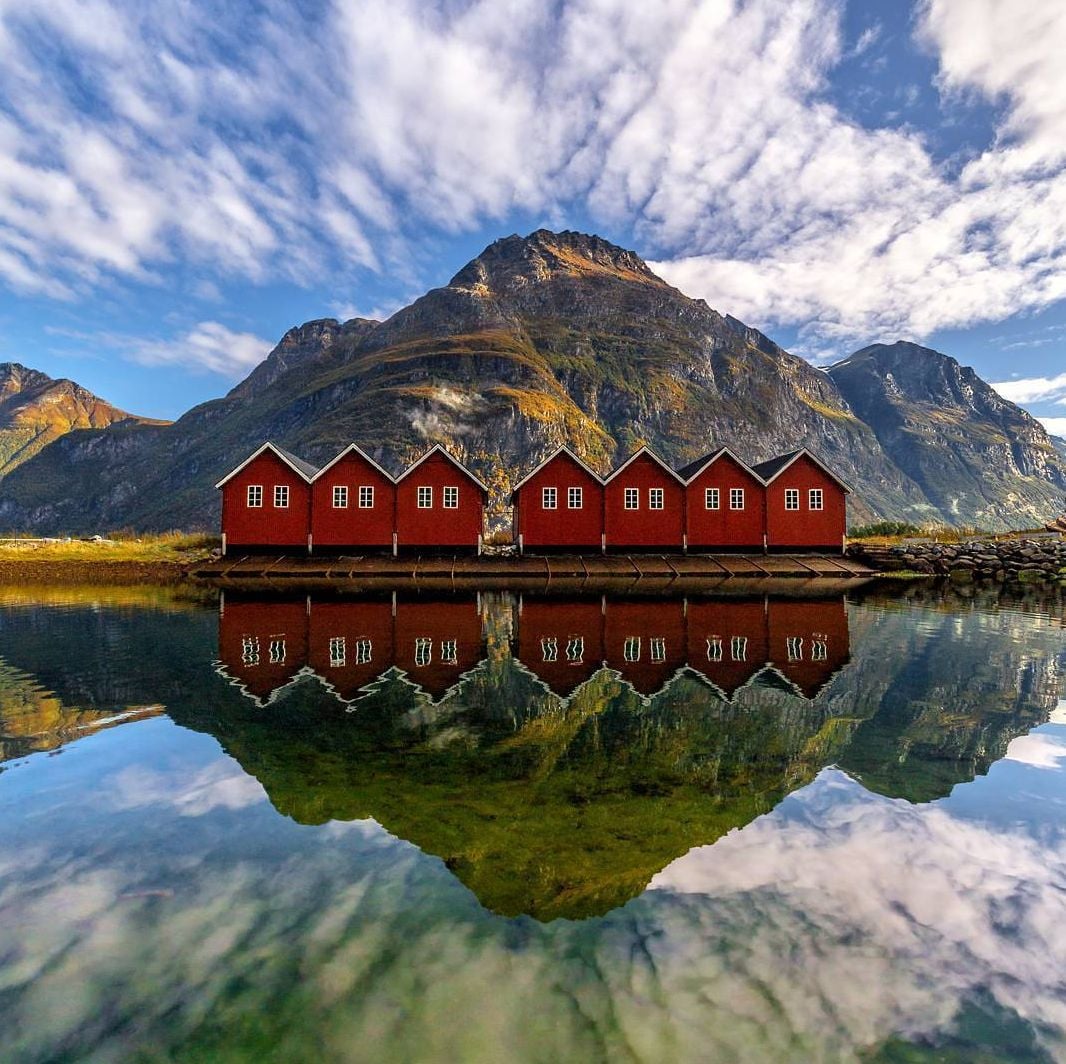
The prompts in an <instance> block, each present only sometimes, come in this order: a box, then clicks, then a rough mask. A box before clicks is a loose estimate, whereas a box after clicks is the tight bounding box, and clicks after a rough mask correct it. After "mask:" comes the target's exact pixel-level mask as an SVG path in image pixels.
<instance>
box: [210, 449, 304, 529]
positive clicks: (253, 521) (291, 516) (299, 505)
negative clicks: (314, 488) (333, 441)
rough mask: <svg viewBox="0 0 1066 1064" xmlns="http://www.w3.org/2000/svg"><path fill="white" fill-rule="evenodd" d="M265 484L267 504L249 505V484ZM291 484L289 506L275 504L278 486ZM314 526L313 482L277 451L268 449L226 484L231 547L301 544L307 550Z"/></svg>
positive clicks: (225, 523) (224, 506)
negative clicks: (258, 506)
mask: <svg viewBox="0 0 1066 1064" xmlns="http://www.w3.org/2000/svg"><path fill="white" fill-rule="evenodd" d="M249 484H261V485H262V486H263V506H262V508H261V509H249V508H248V505H247V500H248V485H249ZM276 484H287V485H288V487H289V506H288V508H287V509H279V508H278V507H276V506H275V505H274V486H275V485H276ZM310 530H311V486H310V485H309V484H308V483H307V481H306V480H304V479H303V477H301V476H300V475H299V474H298V473H295V472H293V470H292V469H290V468H289V466H287V465H286V464H285V463H284V462H283V461H282V460H281V459H280V458H279V457H278V456H277V455H276V454H273V453H272V452H270V451H264V452H263V453H262V454H261V455H259V456H258V457H257V458H255V459H253V461H251V462H249V463H248V465H246V466H245V467H244V469H242V470H241V471H240V472H239V473H238V474H237V475H236V476H235V477H233V478H232V479H231V480H229V481H227V482H226V483H225V484H223V485H222V531H223V532H224V533H225V535H226V546H227V549H229V548H231V547H234V546H243V547H297V548H302V549H303V550H307V534H308V532H310Z"/></svg>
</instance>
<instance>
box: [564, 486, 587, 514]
mask: <svg viewBox="0 0 1066 1064" xmlns="http://www.w3.org/2000/svg"><path fill="white" fill-rule="evenodd" d="M584 506H585V489H584V488H567V489H566V508H567V509H568V510H581V509H584Z"/></svg>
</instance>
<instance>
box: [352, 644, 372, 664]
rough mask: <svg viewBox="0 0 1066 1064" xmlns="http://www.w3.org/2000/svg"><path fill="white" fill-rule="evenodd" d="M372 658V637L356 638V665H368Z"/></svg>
mask: <svg viewBox="0 0 1066 1064" xmlns="http://www.w3.org/2000/svg"><path fill="white" fill-rule="evenodd" d="M373 660H374V641H373V640H372V639H357V640H356V641H355V663H356V665H369V664H370V663H371V662H372V661H373Z"/></svg>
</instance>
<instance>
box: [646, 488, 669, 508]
mask: <svg viewBox="0 0 1066 1064" xmlns="http://www.w3.org/2000/svg"><path fill="white" fill-rule="evenodd" d="M648 509H649V510H665V509H666V492H665V491H663V489H662V488H648Z"/></svg>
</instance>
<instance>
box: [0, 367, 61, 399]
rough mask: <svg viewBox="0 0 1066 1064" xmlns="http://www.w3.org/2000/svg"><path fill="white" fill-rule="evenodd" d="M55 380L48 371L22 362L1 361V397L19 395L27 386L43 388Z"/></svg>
mask: <svg viewBox="0 0 1066 1064" xmlns="http://www.w3.org/2000/svg"><path fill="white" fill-rule="evenodd" d="M54 383H55V382H54V381H53V380H52V378H51V377H49V376H48V375H47V374H46V373H41V372H40V370H36V369H30V368H29V367H27V366H23V365H22V364H21V363H20V362H0V397H2V398H7V397H8V396H11V395H17V394H18V393H19V392H21V391H23V390H25V389H26V388H43V387H47V385H49V384H54Z"/></svg>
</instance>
